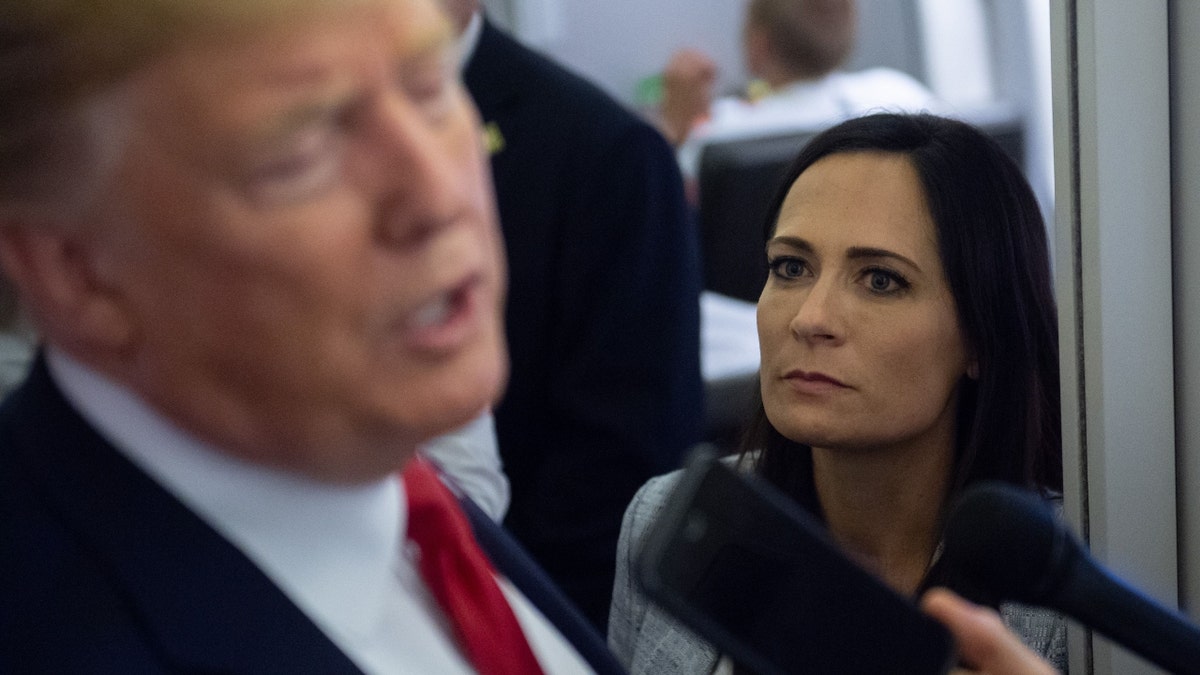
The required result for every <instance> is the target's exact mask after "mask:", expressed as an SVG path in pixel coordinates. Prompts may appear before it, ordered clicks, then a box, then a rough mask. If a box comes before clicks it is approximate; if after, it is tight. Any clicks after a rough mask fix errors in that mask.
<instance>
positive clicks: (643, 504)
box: [608, 471, 1067, 675]
mask: <svg viewBox="0 0 1200 675" xmlns="http://www.w3.org/2000/svg"><path fill="white" fill-rule="evenodd" d="M679 475H680V472H678V471H676V472H674V473H670V474H667V475H665V476H658V477H657V478H652V479H650V481H648V482H647V483H646V484H645V485H643V486H642V488H641V489H640V490H639V491H638V493H637V494H636V495H635V496H634V498H633V501H632V502H631V503H630V504H629V508H628V509H626V511H625V519H624V521H623V522H622V525H621V537H620V540H619V542H618V544H617V575H616V582H615V584H614V586H613V599H612V609H611V611H610V613H609V620H608V643H609V647H611V648H612V651H613V653H615V654H616V655H617V659H618V660H620V661H621V663H622V664H623V665H624V666H625V667H626V668H628V669H629V672H630V673H631V675H639V674H641V673H645V674H647V675H671V674H673V673H678V674H679V675H699V674H702V673H711V672H712V671H713V669H714V668H716V666H717V662H718V659H719V657H720V654H718V652H717V650H716V649H715V648H714V647H713V646H712V645H710V644H708V643H707V642H705V641H704V640H703V639H701V638H700V637H698V636H697V635H696V634H695V633H692V632H691V631H689V630H688V629H687V628H685V627H684V626H682V625H680V624H679V623H677V622H676V621H675V620H674V619H672V618H671V617H670V615H668V614H667V613H666V612H665V611H663V610H662V609H660V608H659V607H657V606H656V605H654V604H652V603H650V601H648V600H647V599H646V597H645V596H644V595H642V593H641V592H640V591H639V590H638V588H637V587H636V585H635V583H636V582H635V581H634V579H633V578H632V574H633V557H634V554H635V553H636V551H637V550H638V548H639V546H640V543H641V541H642V538H643V536H644V535H645V533H646V530H647V528H648V527H649V525H650V523H652V522H654V520H655V519H656V518H657V517H658V512H659V511H660V510H662V507H663V503H664V502H665V501H666V497H667V495H668V494H670V492H671V489H672V488H673V487H674V486H675V483H676V482H678V480H679ZM1000 610H1001V614H1002V616H1003V618H1004V623H1005V624H1006V625H1007V626H1008V627H1009V629H1011V630H1012V631H1013V632H1015V633H1016V634H1017V635H1018V636H1020V638H1021V640H1022V641H1023V642H1024V643H1025V644H1026V645H1028V646H1029V647H1030V648H1031V649H1033V651H1035V652H1036V653H1038V654H1040V655H1041V656H1042V657H1043V658H1045V659H1046V660H1048V661H1049V662H1050V663H1051V664H1053V665H1054V666H1055V667H1056V668H1058V669H1059V670H1060V671H1063V672H1066V667H1067V627H1066V621H1065V620H1064V619H1063V617H1062V616H1060V615H1058V614H1055V613H1053V612H1050V611H1047V610H1042V609H1035V608H1030V607H1023V606H1019V605H1015V604H1004V605H1001V607H1000Z"/></svg>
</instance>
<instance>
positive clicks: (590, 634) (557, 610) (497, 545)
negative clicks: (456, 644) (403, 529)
mask: <svg viewBox="0 0 1200 675" xmlns="http://www.w3.org/2000/svg"><path fill="white" fill-rule="evenodd" d="M462 505H463V510H464V511H465V512H466V514H467V518H468V520H470V521H471V529H472V530H473V531H474V534H475V539H476V541H478V542H479V546H480V547H481V548H482V549H483V551H484V553H486V554H487V556H488V558H489V559H490V560H491V561H492V565H494V566H495V568H496V570H497V571H499V572H500V573H501V574H503V575H504V576H505V577H507V578H508V580H509V581H511V582H512V584H513V585H514V586H516V587H517V588H518V589H519V590H520V591H521V593H523V594H524V595H525V597H526V598H528V599H529V601H530V602H532V603H533V605H534V606H535V607H537V608H538V610H539V611H541V613H542V615H543V616H545V617H546V619H547V620H549V621H550V623H552V624H554V627H555V628H557V629H558V631H559V633H561V634H562V635H563V637H565V638H566V639H567V641H568V642H570V643H571V645H572V646H573V647H575V651H577V652H579V655H580V656H582V657H583V658H584V660H586V661H587V662H588V664H589V665H591V667H592V668H593V669H594V670H595V671H596V672H597V673H598V674H600V675H607V674H609V673H611V674H613V675H620V674H623V673H624V672H625V669H624V668H622V667H621V665H620V664H619V663H617V660H616V657H614V656H613V655H612V652H610V651H608V647H607V646H606V645H605V644H604V641H603V640H602V639H601V637H600V635H599V634H598V633H596V631H595V629H593V628H592V626H591V624H589V623H588V622H587V619H585V618H584V617H583V615H582V614H580V613H579V610H577V609H576V608H575V607H574V605H572V604H571V603H570V601H569V600H567V599H566V596H564V595H563V594H562V592H561V591H559V590H558V588H557V587H556V586H555V585H554V583H553V582H552V581H550V578H549V577H548V576H546V574H545V573H544V572H542V571H541V569H540V568H539V567H538V566H537V563H535V562H534V561H533V558H531V557H529V554H528V553H526V552H525V551H524V550H523V549H522V548H521V547H520V545H519V544H517V543H516V541H515V540H513V539H512V538H511V537H510V536H509V535H508V534H507V533H506V532H504V530H503V529H502V528H501V527H500V526H499V525H497V524H496V523H495V522H493V521H492V519H491V518H489V517H488V516H487V514H485V513H484V512H483V510H482V509H480V508H479V507H478V506H476V505H475V504H474V503H473V502H472V501H471V500H469V499H463V500H462Z"/></svg>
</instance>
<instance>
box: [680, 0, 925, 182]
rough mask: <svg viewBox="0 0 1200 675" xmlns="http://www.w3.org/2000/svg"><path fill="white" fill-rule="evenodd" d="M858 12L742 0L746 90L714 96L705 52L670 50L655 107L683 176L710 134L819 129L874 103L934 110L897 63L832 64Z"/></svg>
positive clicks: (816, 3) (806, 1)
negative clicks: (855, 68)
mask: <svg viewBox="0 0 1200 675" xmlns="http://www.w3.org/2000/svg"><path fill="white" fill-rule="evenodd" d="M856 14H857V9H856V5H855V2H854V0H749V2H748V3H747V5H746V15H745V22H744V24H743V26H742V54H743V59H744V61H745V65H746V70H747V71H748V72H749V73H750V75H751V76H752V77H753V78H754V80H753V81H752V83H751V85H750V86H748V87H747V92H746V94H745V95H743V96H736V97H722V98H716V99H715V100H714V96H713V85H714V82H715V81H716V75H717V72H716V66H715V65H714V64H713V62H712V60H711V59H710V58H708V56H706V55H705V54H704V53H703V52H701V51H698V50H696V49H692V48H688V49H682V50H680V51H678V52H676V53H675V54H674V55H673V56H672V57H671V59H670V61H669V62H668V63H667V66H666V68H665V70H664V72H663V99H662V102H661V104H660V108H659V113H660V120H661V126H662V128H663V131H664V133H665V135H666V136H667V138H668V139H669V140H670V141H671V142H672V144H674V145H675V146H676V147H678V148H679V161H680V166H681V167H682V169H683V173H684V175H685V177H687V178H688V179H689V180H691V179H694V178H695V177H696V176H697V173H698V170H699V162H700V153H701V150H702V149H703V147H704V145H705V144H707V143H711V142H715V141H722V140H733V139H735V138H745V137H751V136H764V135H769V134H772V133H787V132H791V131H807V130H814V129H820V128H822V127H825V126H828V125H830V124H832V123H835V122H838V121H840V120H842V119H845V118H847V117H852V116H855V115H860V114H863V113H866V112H868V111H874V110H876V109H881V108H885V109H888V110H894V111H901V110H903V111H911V112H919V111H922V110H926V109H930V110H934V109H936V106H937V101H936V99H935V97H934V96H933V94H932V93H931V92H930V91H929V90H928V89H927V88H926V87H925V86H924V85H922V84H921V83H920V82H918V81H916V80H915V79H913V78H912V77H910V76H909V75H907V74H905V73H902V72H900V71H898V70H894V69H891V68H882V67H879V68H870V69H867V70H863V71H859V72H844V71H841V70H839V68H840V67H841V66H842V65H843V64H844V63H845V62H846V59H847V57H849V55H850V53H851V51H852V50H853V48H854V38H855V27H856V24H857V16H856Z"/></svg>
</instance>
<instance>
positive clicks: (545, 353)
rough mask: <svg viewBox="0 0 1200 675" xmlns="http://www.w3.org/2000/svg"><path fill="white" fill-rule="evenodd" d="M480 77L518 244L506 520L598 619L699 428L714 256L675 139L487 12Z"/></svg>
mask: <svg viewBox="0 0 1200 675" xmlns="http://www.w3.org/2000/svg"><path fill="white" fill-rule="evenodd" d="M465 81H466V85H467V88H468V89H469V90H470V92H471V95H472V96H473V97H474V98H475V101H476V103H477V105H478V106H479V108H480V112H481V113H482V116H483V120H484V123H485V124H486V125H488V127H489V129H490V130H491V131H490V135H491V137H492V140H493V141H500V142H502V147H500V148H499V149H498V151H496V152H494V154H493V158H492V167H493V172H494V174H495V181H496V191H497V198H498V202H499V207H500V220H501V225H502V229H503V232H504V239H505V243H506V246H507V251H508V260H509V267H510V275H511V276H510V290H509V302H508V309H507V331H508V340H509V348H510V350H511V354H512V375H511V381H510V384H509V388H508V391H507V393H506V394H505V397H504V399H503V401H502V402H501V403H500V405H499V408H498V409H497V410H496V429H497V434H498V436H499V444H500V454H501V457H502V459H503V460H504V468H505V471H506V473H507V474H508V477H509V480H510V481H511V483H512V505H511V507H510V509H509V512H508V518H507V520H506V521H505V525H506V526H507V527H508V529H509V531H511V532H512V533H513V534H515V535H516V536H517V537H518V538H519V539H520V540H521V541H522V542H523V543H524V544H525V546H526V547H527V548H528V549H529V550H530V552H531V553H532V554H533V555H534V557H536V558H537V559H538V561H539V562H541V563H542V565H543V566H544V567H545V568H546V570H547V571H548V572H549V573H550V574H551V576H553V577H554V579H555V580H556V581H557V582H558V583H559V586H560V587H561V588H563V590H564V591H566V593H567V594H568V595H569V596H570V597H571V598H572V599H573V600H575V602H576V604H577V605H579V606H580V607H581V608H582V609H583V610H584V612H585V614H587V615H588V616H589V618H591V619H592V620H593V622H594V623H595V624H596V625H597V626H599V627H601V628H602V629H603V627H604V626H605V625H606V622H607V619H606V617H607V614H608V606H609V600H610V598H611V594H612V581H613V566H614V559H615V555H616V543H617V535H618V533H619V532H620V526H621V515H622V513H623V512H624V510H625V507H626V506H627V505H628V504H629V500H630V499H631V498H632V497H633V494H634V492H635V491H636V490H637V488H638V487H640V486H641V484H642V483H644V482H645V481H646V480H647V479H648V478H650V477H651V476H654V475H658V474H661V473H664V472H666V471H668V470H671V469H674V468H676V467H677V466H678V465H679V464H680V462H681V460H682V456H683V453H684V452H685V451H686V449H687V448H688V447H689V446H690V445H692V444H693V443H695V442H696V441H698V440H699V438H700V435H701V432H702V429H701V426H702V416H703V401H702V395H703V393H702V389H703V384H702V381H701V377H700V357H699V349H700V333H699V330H700V325H699V321H700V320H699V294H700V268H699V254H698V243H697V233H696V230H695V228H694V227H693V225H692V223H691V222H690V221H689V217H688V212H687V207H686V202H685V200H684V196H683V187H682V181H681V179H680V176H679V170H678V167H677V165H676V162H675V157H674V153H673V152H672V151H671V149H670V147H669V146H668V144H667V143H666V141H665V140H664V139H663V138H662V136H661V135H660V134H659V133H658V132H657V131H656V130H654V129H653V128H652V127H650V126H649V125H647V124H646V123H644V122H643V121H641V120H640V119H639V118H637V117H636V116H635V115H633V114H632V113H630V112H629V111H627V110H625V109H624V108H622V107H621V106H620V105H618V104H617V103H616V102H615V101H613V100H612V99H611V98H610V97H608V96H607V95H605V94H604V93H602V92H601V91H600V90H598V89H597V88H596V87H594V86H592V85H591V84H589V83H587V82H585V81H584V80H582V79H580V78H579V77H577V76H575V75H573V74H571V73H568V72H567V71H566V70H564V69H562V68H560V67H559V66H557V65H555V64H553V63H552V62H550V61H549V60H547V59H546V58H545V57H543V56H540V55H538V54H536V53H534V52H532V51H530V50H529V49H526V48H525V47H523V46H521V45H519V44H518V43H516V42H515V41H514V40H512V39H511V38H509V37H508V36H506V35H504V34H503V33H501V32H500V31H499V30H497V29H495V28H494V27H492V26H491V25H489V24H487V23H486V22H485V24H484V28H483V32H482V35H481V37H480V41H479V44H478V47H477V49H476V51H475V54H474V55H473V57H472V59H471V61H470V63H469V64H468V67H467V69H466V72H465Z"/></svg>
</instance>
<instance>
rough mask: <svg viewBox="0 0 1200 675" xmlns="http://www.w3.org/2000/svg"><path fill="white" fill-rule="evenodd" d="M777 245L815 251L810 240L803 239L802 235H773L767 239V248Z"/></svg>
mask: <svg viewBox="0 0 1200 675" xmlns="http://www.w3.org/2000/svg"><path fill="white" fill-rule="evenodd" d="M776 245H783V246H789V247H791V248H794V249H797V250H799V251H803V252H805V253H815V250H814V249H813V247H812V244H810V243H808V240H806V239H801V238H800V237H791V236H787V235H782V236H778V237H771V238H770V239H768V240H767V248H771V247H772V246H776Z"/></svg>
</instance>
